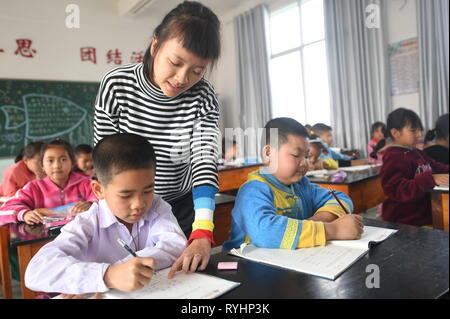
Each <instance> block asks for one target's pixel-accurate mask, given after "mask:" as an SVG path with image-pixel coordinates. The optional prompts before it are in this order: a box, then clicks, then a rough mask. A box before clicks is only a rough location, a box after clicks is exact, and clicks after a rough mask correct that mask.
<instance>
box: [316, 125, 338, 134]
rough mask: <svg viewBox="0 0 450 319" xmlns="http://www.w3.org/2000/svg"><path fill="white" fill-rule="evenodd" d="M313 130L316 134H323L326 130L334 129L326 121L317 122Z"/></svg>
mask: <svg viewBox="0 0 450 319" xmlns="http://www.w3.org/2000/svg"><path fill="white" fill-rule="evenodd" d="M312 130H313V132H314V133H315V134H321V133H324V132H328V131H332V130H333V129H332V128H331V126H328V125H326V124H324V123H316V124H314V125H313V127H312Z"/></svg>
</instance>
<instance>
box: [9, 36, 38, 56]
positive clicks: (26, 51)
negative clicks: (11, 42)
mask: <svg viewBox="0 0 450 319" xmlns="http://www.w3.org/2000/svg"><path fill="white" fill-rule="evenodd" d="M16 43H17V50H16V51H15V52H14V54H16V55H18V54H20V55H21V56H23V57H25V58H33V57H34V55H35V54H36V50H35V49H33V48H31V44H32V43H33V41H32V40H30V39H17V40H16Z"/></svg>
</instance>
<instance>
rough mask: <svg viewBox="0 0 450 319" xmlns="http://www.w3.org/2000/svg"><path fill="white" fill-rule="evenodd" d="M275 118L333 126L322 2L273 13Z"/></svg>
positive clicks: (307, 1)
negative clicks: (286, 117) (283, 117)
mask: <svg viewBox="0 0 450 319" xmlns="http://www.w3.org/2000/svg"><path fill="white" fill-rule="evenodd" d="M270 50H271V52H270V62H269V63H270V65H269V70H270V85H271V92H272V113H273V116H274V117H280V116H288V117H292V118H295V119H296V120H297V121H299V122H300V123H302V124H310V125H314V124H315V123H318V122H322V123H325V124H330V121H331V118H330V96H329V88H328V67H327V59H326V47H325V28H324V13H323V0H299V1H296V2H294V3H292V4H291V5H289V6H286V7H284V8H281V9H279V10H276V11H273V12H272V13H271V14H270Z"/></svg>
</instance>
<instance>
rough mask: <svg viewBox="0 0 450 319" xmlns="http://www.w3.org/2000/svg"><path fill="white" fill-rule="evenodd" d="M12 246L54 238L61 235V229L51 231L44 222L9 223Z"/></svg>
mask: <svg viewBox="0 0 450 319" xmlns="http://www.w3.org/2000/svg"><path fill="white" fill-rule="evenodd" d="M4 227H9V234H10V240H9V242H10V245H11V247H17V246H23V245H28V244H32V243H36V242H41V241H45V240H48V239H54V238H55V237H56V236H58V235H59V230H57V231H54V232H49V231H48V229H46V228H45V226H44V225H43V224H39V225H28V224H26V223H17V224H8V225H6V226H4Z"/></svg>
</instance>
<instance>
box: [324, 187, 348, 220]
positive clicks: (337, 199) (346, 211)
mask: <svg viewBox="0 0 450 319" xmlns="http://www.w3.org/2000/svg"><path fill="white" fill-rule="evenodd" d="M327 189H328V191H329V192H330V193H331V195H333V197H334V198H335V199H336V201H337V202H338V203H339V205H341V207H342V208H343V209H344V211H345V213H346V214H350V213H349V212H348V210H347V208H345V206H344V204H342V202H341V201H340V200H339V198H338V197H337V196H336V194H335V193H334V190H333V189H331V188H330V187H328V188H327Z"/></svg>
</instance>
